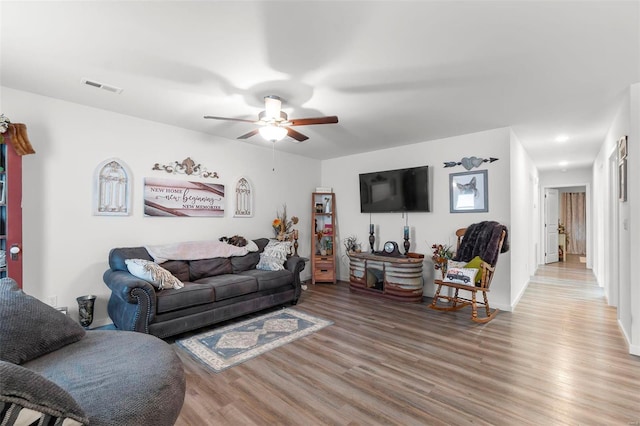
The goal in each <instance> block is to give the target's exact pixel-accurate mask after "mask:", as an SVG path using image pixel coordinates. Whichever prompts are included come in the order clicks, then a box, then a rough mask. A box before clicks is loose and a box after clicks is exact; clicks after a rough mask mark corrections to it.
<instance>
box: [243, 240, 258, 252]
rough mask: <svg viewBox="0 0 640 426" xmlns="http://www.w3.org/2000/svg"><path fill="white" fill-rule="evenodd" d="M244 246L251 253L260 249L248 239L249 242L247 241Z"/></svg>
mask: <svg viewBox="0 0 640 426" xmlns="http://www.w3.org/2000/svg"><path fill="white" fill-rule="evenodd" d="M245 247H246V248H247V250H249V253H253V252H255V251H259V250H260V249H259V248H258V245H257V244H256V243H255V241H253V240H249V242H248V243H247V245H246V246H245Z"/></svg>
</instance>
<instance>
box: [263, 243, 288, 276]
mask: <svg viewBox="0 0 640 426" xmlns="http://www.w3.org/2000/svg"><path fill="white" fill-rule="evenodd" d="M290 252H291V241H278V240H269V244H267V246H266V247H265V248H264V251H263V252H262V253H260V261H259V262H258V265H256V269H261V270H263V271H280V270H282V269H284V262H285V261H286V260H287V255H288V254H289V253H290Z"/></svg>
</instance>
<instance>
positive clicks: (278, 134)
mask: <svg viewBox="0 0 640 426" xmlns="http://www.w3.org/2000/svg"><path fill="white" fill-rule="evenodd" d="M258 131H259V132H260V136H262V137H263V138H265V139H266V140H268V141H270V142H278V141H281V140H282V139H284V137H285V136H287V129H285V128H284V127H279V126H263V127H260V129H259V130H258Z"/></svg>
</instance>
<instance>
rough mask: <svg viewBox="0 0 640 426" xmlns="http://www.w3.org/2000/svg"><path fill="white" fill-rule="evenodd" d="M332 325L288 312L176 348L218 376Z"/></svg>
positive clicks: (187, 341)
mask: <svg viewBox="0 0 640 426" xmlns="http://www.w3.org/2000/svg"><path fill="white" fill-rule="evenodd" d="M331 324H333V322H331V321H327V320H325V319H322V318H318V317H315V316H313V315H309V314H306V313H304V312H300V311H298V310H295V309H291V308H285V309H281V310H278V311H274V312H270V313H268V314H265V315H260V316H258V317H253V318H250V319H248V320H244V321H242V322H238V323H234V324H231V325H228V326H226V327H222V328H216V329H213V330H211V331H207V332H204V333H201V334H198V335H195V336H193V337H190V338H188V339H182V340H177V341H176V344H177V345H178V347H179V348H181V349H184V350H185V351H187V353H189V354H190V355H191V356H192V357H193V358H195V359H196V360H198V361H200V362H201V363H202V364H204V365H206V366H207V367H209V368H210V369H211V370H213V371H215V372H216V373H219V372H221V371H224V370H226V369H227V368H230V367H233V366H234V365H238V364H240V363H242V362H244V361H247V360H249V359H251V358H254V357H256V356H258V355H261V354H263V353H265V352H267V351H270V350H271V349H274V348H277V347H279V346H282V345H284V344H287V343H290V342H293V341H294V340H297V339H299V338H301V337H304V336H308V335H309V334H311V333H314V332H316V331H318V330H320V329H322V328H324V327H326V326H328V325H331Z"/></svg>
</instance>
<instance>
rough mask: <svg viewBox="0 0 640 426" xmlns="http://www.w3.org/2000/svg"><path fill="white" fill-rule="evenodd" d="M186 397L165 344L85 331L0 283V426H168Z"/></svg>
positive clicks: (175, 361) (177, 366)
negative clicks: (38, 425) (33, 425)
mask: <svg viewBox="0 0 640 426" xmlns="http://www.w3.org/2000/svg"><path fill="white" fill-rule="evenodd" d="M150 365H153V368H151V367H150ZM184 396H185V377H184V370H183V367H182V362H181V361H180V358H178V356H177V354H176V353H175V351H174V349H173V347H172V346H171V345H169V344H167V343H166V342H164V341H162V340H161V339H158V338H156V337H154V336H150V335H145V334H140V333H133V332H122V331H114V330H91V331H85V330H84V329H83V328H82V327H80V325H78V323H76V322H75V321H73V320H72V319H71V318H69V317H68V316H66V315H64V314H63V313H61V312H59V311H58V310H56V309H55V308H52V307H50V306H48V305H46V304H44V303H43V302H41V301H39V300H38V299H36V298H34V297H31V296H28V295H26V294H25V293H24V292H22V291H21V290H20V289H19V288H18V286H17V284H16V283H15V281H13V280H12V279H10V278H2V279H0V424H2V425H31V424H42V425H53V424H55V425H58V424H60V425H61V424H64V425H92V426H115V425H139V426H146V425H149V426H151V425H153V426H169V425H173V424H174V423H175V421H176V419H177V418H178V415H179V414H180V410H181V408H182V405H183V402H184Z"/></svg>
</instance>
